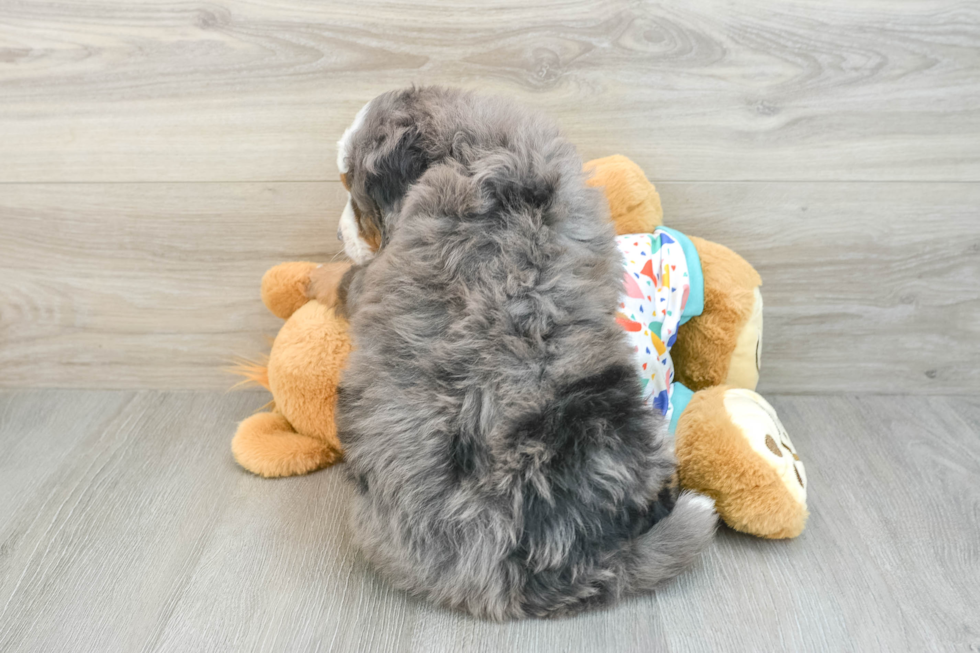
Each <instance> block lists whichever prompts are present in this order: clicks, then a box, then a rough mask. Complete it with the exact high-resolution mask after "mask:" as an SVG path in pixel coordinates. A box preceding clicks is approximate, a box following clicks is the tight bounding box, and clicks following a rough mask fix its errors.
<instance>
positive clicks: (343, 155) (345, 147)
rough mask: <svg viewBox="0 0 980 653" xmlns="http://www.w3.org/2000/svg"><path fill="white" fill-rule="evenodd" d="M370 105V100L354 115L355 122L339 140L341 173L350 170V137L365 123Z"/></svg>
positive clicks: (338, 162)
mask: <svg viewBox="0 0 980 653" xmlns="http://www.w3.org/2000/svg"><path fill="white" fill-rule="evenodd" d="M369 106H371V103H370V102H368V103H367V104H365V105H364V106H363V107H361V110H360V111H358V112H357V115H356V116H354V122H352V123H351V125H350V127H348V128H347V129H345V130H344V135H343V136H341V137H340V140H339V141H337V169H338V170H340V174H344V173H346V172H347V171H348V170H349V168H348V167H347V155H348V153H349V152H350V139H351V137H352V136H353V135H354V132H356V131H357V130H358V129H360V128H361V125H363V124H364V116H366V115H367V110H368V107H369Z"/></svg>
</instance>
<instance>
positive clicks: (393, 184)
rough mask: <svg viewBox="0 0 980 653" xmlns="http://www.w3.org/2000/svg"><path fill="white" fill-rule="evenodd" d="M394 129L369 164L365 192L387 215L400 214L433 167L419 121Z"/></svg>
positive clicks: (404, 122) (409, 120)
mask: <svg viewBox="0 0 980 653" xmlns="http://www.w3.org/2000/svg"><path fill="white" fill-rule="evenodd" d="M398 122H400V123H401V124H396V125H394V128H393V130H392V132H391V133H389V134H387V135H386V137H385V138H384V140H383V141H382V143H381V144H380V145H379V146H378V147H377V149H376V150H375V152H374V153H373V154H372V155H371V156H370V157H369V158H370V160H369V161H368V162H367V163H368V165H367V169H368V174H367V176H366V179H365V190H366V191H367V193H368V195H369V196H370V197H371V199H372V200H374V202H375V203H376V204H377V205H378V208H379V209H380V211H381V213H382V214H383V215H389V214H390V213H392V212H393V211H396V210H397V208H398V206H399V205H400V204H401V200H402V199H403V198H404V197H405V193H407V192H408V188H409V186H411V185H412V184H414V183H415V182H416V181H417V180H418V178H419V177H421V176H422V174H423V173H424V172H425V170H426V168H428V167H429V164H430V163H431V162H430V160H429V156H428V155H427V153H426V151H425V147H424V146H423V139H422V132H421V130H420V128H419V124H418V121H417V120H416V118H414V117H411V116H405V117H404V120H400V121H398Z"/></svg>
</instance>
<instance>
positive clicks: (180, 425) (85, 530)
mask: <svg viewBox="0 0 980 653" xmlns="http://www.w3.org/2000/svg"><path fill="white" fill-rule="evenodd" d="M262 401H264V398H263V396H262V395H261V394H256V393H242V394H233V395H227V394H222V393H213V392H177V393H174V392H163V393H161V392H155V391H142V392H111V391H65V390H35V391H20V392H4V393H0V450H3V451H4V452H5V455H4V456H2V457H0V497H3V501H2V502H0V650H3V651H37V650H68V649H70V650H72V651H79V652H84V651H108V650H126V651H182V652H183V651H203V650H207V651H241V650H254V651H312V650H322V651H355V650H356V651H414V652H418V653H430V652H439V651H454V652H456V651H510V652H515V653H521V652H523V651H527V652H532V651H533V652H535V653H547V652H549V651H578V650H582V651H727V650H740V651H741V650H757V651H771V650H787V651H844V650H852V651H872V650H875V651H877V650H881V651H915V652H917V653H918V652H921V651H958V650H962V651H969V650H974V649H975V648H976V647H978V646H980V616H978V613H977V611H976V606H977V605H978V604H980V520H978V519H977V515H978V511H980V488H978V486H977V484H976V482H975V480H976V478H977V476H978V475H980V401H978V400H977V399H976V398H969V397H860V398H856V397H788V396H776V397H772V403H773V405H774V406H775V407H776V408H777V410H778V411H779V413H780V415H781V417H782V419H783V421H784V423H785V424H786V426H787V428H788V429H789V431H790V432H791V433H792V435H793V441H794V443H795V444H796V445H797V448H798V450H799V452H800V455H801V456H802V457H803V459H804V461H805V463H806V465H807V472H808V476H809V481H810V486H809V493H810V497H809V503H810V510H811V518H810V522H809V524H808V526H807V530H806V531H805V532H804V533H803V535H802V536H801V537H800V538H798V539H797V540H793V541H788V542H770V541H762V540H758V539H754V538H751V537H748V536H742V535H739V534H736V533H733V532H731V531H727V530H722V531H721V532H720V533H719V536H718V538H717V539H716V541H715V543H714V544H713V545H712V546H711V547H710V548H709V550H708V551H707V553H706V554H705V555H704V556H703V557H702V559H701V561H700V562H699V563H698V564H697V565H696V566H695V567H694V568H693V569H692V570H691V571H690V572H688V573H686V574H685V575H683V576H681V577H680V578H679V579H677V580H676V581H674V582H671V583H669V584H667V585H665V586H663V587H662V588H661V589H660V591H658V592H657V593H656V594H654V595H650V596H645V597H639V598H635V599H631V600H629V601H627V602H625V603H623V604H621V605H618V606H616V607H614V608H611V609H608V610H604V611H601V612H596V613H590V614H585V615H581V616H578V617H575V618H572V619H563V620H557V621H525V622H519V623H507V624H491V623H486V622H482V621H478V620H475V619H472V618H469V617H466V616H464V615H461V614H458V613H454V612H449V611H446V610H442V609H439V608H434V607H432V606H431V605H428V604H426V603H422V602H420V601H417V600H415V599H412V598H410V597H408V596H406V595H405V594H403V593H401V592H396V591H393V590H392V589H391V588H390V587H389V586H388V585H387V583H385V582H384V581H383V580H382V579H380V578H378V577H377V576H376V575H375V574H374V573H373V572H372V571H371V570H370V569H369V568H368V567H367V566H366V565H365V563H363V562H362V561H361V559H360V558H359V557H358V555H357V553H356V551H355V550H354V549H353V548H352V545H351V542H350V538H349V535H348V531H347V528H346V511H345V506H346V504H347V501H348V500H349V497H350V490H349V488H348V487H347V485H346V482H345V480H344V478H343V472H342V470H341V469H339V468H334V469H328V470H325V471H323V472H319V473H316V474H313V475H311V476H307V477H302V478H295V479H285V480H276V481H271V480H264V479H260V478H257V477H253V476H250V475H248V474H247V473H246V472H244V471H242V470H241V469H239V468H237V467H236V466H235V464H234V462H233V461H232V460H231V456H230V453H229V449H228V441H229V438H230V436H231V433H232V432H233V429H234V422H235V421H236V420H238V419H242V418H244V417H245V416H247V415H248V413H249V411H250V410H251V409H252V408H255V407H257V406H258V405H260V404H261V403H262ZM971 647H972V648H971Z"/></svg>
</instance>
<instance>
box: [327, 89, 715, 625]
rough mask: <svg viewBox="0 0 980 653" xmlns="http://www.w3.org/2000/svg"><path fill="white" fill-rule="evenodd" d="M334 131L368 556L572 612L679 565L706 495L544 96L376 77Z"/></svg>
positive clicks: (477, 599)
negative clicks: (644, 354) (654, 386)
mask: <svg viewBox="0 0 980 653" xmlns="http://www.w3.org/2000/svg"><path fill="white" fill-rule="evenodd" d="M340 146H341V156H340V159H341V160H340V165H341V171H342V172H343V173H344V182H345V185H346V186H347V187H348V189H349V191H350V198H351V199H350V204H349V206H348V209H349V210H350V214H349V215H347V216H346V219H347V220H348V221H349V222H350V223H351V224H348V225H347V228H346V229H344V241H345V248H346V249H347V250H348V252H349V253H350V254H351V257H352V258H353V259H354V260H355V261H356V262H357V263H359V264H360V265H358V266H355V267H354V268H352V270H351V272H350V273H349V274H348V276H347V277H346V279H345V284H344V287H343V288H342V292H341V295H342V296H343V299H344V302H345V310H346V311H347V314H348V315H349V317H350V321H351V332H352V334H353V337H354V341H355V350H354V352H353V354H352V355H351V357H350V361H349V363H348V366H347V370H346V372H345V374H344V378H343V381H342V384H341V388H340V399H339V403H338V412H337V425H338V436H339V437H340V440H341V442H342V444H343V446H344V450H345V457H346V461H347V465H346V469H347V471H348V473H349V474H350V477H351V478H352V480H353V481H354V483H355V484H356V488H357V492H356V495H357V496H356V499H355V501H354V505H353V507H352V513H351V514H352V526H353V530H354V532H355V534H356V539H357V541H358V543H359V544H360V546H361V547H362V549H363V551H364V553H365V554H366V556H367V557H368V558H369V559H370V560H371V561H372V562H373V563H374V564H375V565H376V566H377V567H378V568H379V569H380V570H381V571H382V572H383V573H384V574H385V575H387V576H388V577H389V578H390V579H392V581H393V582H395V583H396V584H397V585H399V586H400V587H403V588H405V589H407V590H410V591H412V592H415V593H419V594H423V595H426V596H428V597H429V598H431V599H433V600H435V601H438V602H440V603H443V604H447V605H450V606H454V607H458V608H462V609H465V610H467V611H469V612H471V613H473V614H476V615H481V616H486V617H491V618H495V619H505V618H517V617H523V616H529V615H533V616H552V615H558V614H565V613H571V612H575V611H578V610H581V609H583V608H586V607H589V606H595V605H600V604H603V603H607V602H609V601H612V600H615V599H616V598H618V597H621V596H623V595H627V594H631V593H636V592H642V591H646V590H649V589H651V588H652V587H653V586H654V585H655V584H656V583H658V582H659V581H661V580H663V579H665V578H668V577H671V576H674V575H675V574H677V573H679V572H680V571H681V570H682V569H683V568H684V567H686V566H687V565H689V564H690V563H691V562H692V561H693V559H694V557H695V556H696V554H697V553H698V552H699V551H700V550H701V549H702V548H703V547H704V546H705V545H706V544H707V542H708V541H709V539H710V537H711V535H712V533H713V531H714V528H715V521H716V517H715V514H714V511H713V504H712V502H711V501H710V499H707V498H704V497H701V496H698V495H694V494H688V493H681V494H680V495H679V496H678V494H677V490H676V487H674V486H673V485H672V483H671V476H672V473H673V471H674V462H673V458H672V456H671V454H670V453H669V451H668V448H667V447H666V446H665V443H664V436H663V432H664V424H663V421H662V420H661V419H660V418H658V417H656V416H655V415H654V413H653V411H652V410H650V408H649V407H647V406H644V405H643V403H642V401H641V389H640V385H639V380H638V379H637V376H636V373H635V371H634V368H633V363H632V361H631V353H632V352H631V351H630V350H629V349H628V348H627V345H626V343H625V340H624V338H623V334H622V332H621V331H620V328H619V326H618V325H617V324H616V322H615V320H614V309H615V308H616V306H617V302H618V295H619V292H620V288H621V284H622V274H623V269H622V264H621V261H620V258H619V254H618V252H617V250H616V249H615V246H614V243H613V232H612V227H611V225H610V223H609V221H608V218H607V215H606V208H605V206H604V201H603V198H602V195H601V193H600V192H599V191H597V190H594V189H589V188H587V187H586V186H585V184H584V179H583V174H582V163H581V161H580V159H579V157H578V155H577V154H576V152H575V148H574V147H573V146H572V145H571V144H569V143H568V141H566V140H565V139H564V138H563V137H562V136H561V134H560V133H559V131H558V129H557V127H556V126H555V125H554V124H553V123H551V122H550V121H548V120H546V119H544V118H542V117H541V116H539V115H536V114H533V113H530V112H528V111H525V110H523V109H521V108H519V107H517V106H514V105H513V104H511V103H509V102H505V101H503V100H500V99H496V98H487V97H480V96H476V95H473V94H469V93H464V92H460V91H455V90H449V89H443V88H413V89H409V90H404V91H399V92H391V93H387V94H385V95H382V96H380V97H378V98H376V99H375V100H373V101H371V102H370V103H369V104H368V105H367V106H366V107H365V108H364V109H363V110H362V111H361V113H360V114H359V116H358V119H357V121H356V123H355V125H354V126H352V128H351V129H350V130H348V133H346V134H345V136H344V138H343V139H342V141H341V143H340ZM355 224H356V226H357V229H354V228H353V226H352V225H355ZM365 234H367V236H365ZM355 240H356V242H353V241H355Z"/></svg>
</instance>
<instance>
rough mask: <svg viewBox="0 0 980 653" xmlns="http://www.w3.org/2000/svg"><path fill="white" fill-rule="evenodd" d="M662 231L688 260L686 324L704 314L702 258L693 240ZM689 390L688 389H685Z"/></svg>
mask: <svg viewBox="0 0 980 653" xmlns="http://www.w3.org/2000/svg"><path fill="white" fill-rule="evenodd" d="M657 229H659V230H660V231H665V232H667V235H668V236H670V237H671V238H673V239H674V240H676V241H677V242H678V243H680V245H681V249H682V250H683V251H684V258H685V259H687V273H688V276H689V277H690V284H691V294H690V296H689V297H688V298H687V306H685V307H684V312H683V313H682V314H681V321H680V323H681V324H684V323H685V322H687V321H688V320H690V319H691V318H692V317H697V316H698V315H701V313H703V312H704V272H703V271H702V269H701V257H700V256H698V250H697V248H696V247H695V246H694V243H692V242H691V239H690V238H688V237H687V236H685V235H684V234H682V233H681V232H679V231H677V230H676V229H671V228H670V227H657ZM685 390H687V388H685ZM688 392H690V390H688Z"/></svg>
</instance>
